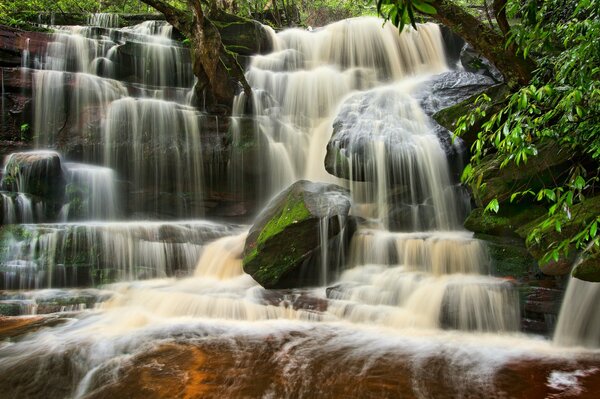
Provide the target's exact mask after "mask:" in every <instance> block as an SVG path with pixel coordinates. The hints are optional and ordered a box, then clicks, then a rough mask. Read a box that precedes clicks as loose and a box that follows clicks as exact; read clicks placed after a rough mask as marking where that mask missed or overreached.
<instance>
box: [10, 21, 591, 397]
mask: <svg viewBox="0 0 600 399" xmlns="http://www.w3.org/2000/svg"><path fill="white" fill-rule="evenodd" d="M89 21H90V23H92V24H94V25H99V26H100V27H62V28H60V32H59V33H57V34H56V38H55V42H53V43H52V44H51V45H50V46H49V48H48V54H47V55H46V57H45V59H40V60H37V61H36V62H35V64H36V65H38V66H40V68H39V69H37V70H35V71H34V73H33V82H34V88H35V91H34V96H35V99H34V101H35V110H34V112H35V121H36V122H35V126H34V131H35V135H36V147H38V148H40V149H44V148H48V147H50V148H54V147H56V145H57V142H58V141H60V138H61V137H63V135H64V132H62V131H61V130H62V129H64V126H66V125H67V124H66V122H65V121H66V120H68V119H69V118H71V119H73V118H74V119H73V120H74V121H75V122H74V124H73V125H74V126H79V127H81V128H82V129H83V130H82V137H84V138H85V139H86V140H90V141H91V142H93V143H95V145H93V146H91V147H89V148H88V147H86V148H88V150H86V151H87V152H86V151H84V153H83V155H82V157H83V161H85V162H86V164H80V163H70V162H63V164H62V165H63V166H62V167H63V168H64V176H65V182H64V184H65V189H64V195H65V197H66V198H67V200H66V203H65V204H63V205H62V208H61V210H60V212H59V216H60V218H62V221H57V222H56V223H48V222H46V221H45V220H39V219H36V220H34V219H35V218H34V217H33V216H28V215H31V214H33V213H34V212H33V211H30V210H29V209H32V207H33V205H31V203H30V204H29V205H27V201H26V200H25V199H24V198H26V197H24V195H27V192H28V190H27V189H26V187H27V180H26V179H25V178H23V182H21V181H19V182H20V183H19V184H18V185H17V189H16V190H14V191H16V192H17V194H14V193H10V195H9V193H2V199H3V207H4V218H5V220H4V223H7V221H8V223H15V222H19V223H22V224H20V225H17V224H15V225H11V226H8V227H7V228H5V229H4V230H3V235H4V242H7V243H8V245H6V250H5V251H4V252H3V253H2V254H0V267H1V270H0V271H1V275H2V283H3V284H4V287H5V288H7V289H20V290H25V291H22V293H15V294H10V295H8V296H7V297H6V299H5V300H3V301H0V303H3V304H4V305H5V306H8V305H13V304H17V305H18V306H20V307H19V308H18V309H20V310H19V311H20V312H28V313H31V314H33V313H40V312H41V311H40V309H43V308H44V306H46V307H47V308H50V309H54V308H52V307H51V306H48V305H47V303H48V301H49V300H48V299H47V298H48V296H52V295H54V296H57V297H63V296H67V297H68V296H69V295H71V296H70V297H69V298H80V297H84V299H69V300H68V301H67V303H69V304H76V306H75V307H65V308H63V310H64V311H67V310H68V311H72V310H81V309H88V310H86V311H79V312H77V313H74V314H67V316H68V317H66V318H65V320H63V322H64V324H61V325H59V326H54V327H52V328H48V329H43V330H41V331H39V332H37V333H32V334H30V335H26V336H24V337H22V338H21V339H19V340H16V341H14V342H9V341H5V342H3V343H2V346H0V387H2V388H0V392H2V393H3V394H5V395H6V396H7V397H8V396H11V397H42V396H45V395H51V396H54V397H84V396H89V397H115V395H117V394H120V395H128V394H130V393H131V392H132V391H128V389H130V390H132V389H133V390H135V389H136V388H128V386H129V387H136V386H137V387H138V388H139V387H140V386H139V384H148V387H151V386H152V384H154V383H156V384H157V383H160V384H162V386H163V388H161V387H160V386H158V385H157V386H156V387H154V388H148V389H156V390H155V391H153V392H154V395H159V393H160V392H163V395H164V394H167V395H174V396H175V393H174V392H175V391H170V392H168V389H176V388H177V386H178V385H177V384H181V383H182V382H181V381H185V383H184V385H185V388H184V391H182V392H181V395H182V396H184V397H265V398H272V397H315V396H322V397H352V396H355V397H367V396H370V397H376V396H377V397H380V396H381V397H403V396H406V397H420V398H422V397H488V398H489V397H528V395H529V394H528V392H533V393H531V395H536V394H539V392H546V393H547V394H548V395H554V394H556V395H558V394H560V393H561V392H563V393H564V392H567V393H568V392H572V393H573V392H574V393H577V392H579V393H581V392H582V389H584V388H583V387H582V386H581V385H580V384H583V383H584V382H585V381H587V380H585V379H586V378H588V377H589V376H596V375H597V373H598V371H599V370H600V367H598V365H599V359H600V352H598V351H597V350H592V349H583V348H574V349H568V348H565V347H562V346H561V345H568V346H578V345H585V346H588V347H591V348H594V347H597V346H598V339H597V337H598V331H600V328H599V327H598V325H597V322H596V321H594V322H592V323H591V324H585V322H582V321H580V320H582V319H585V320H589V319H593V320H595V319H594V318H593V317H592V316H589V314H588V313H586V314H585V315H578V316H574V317H575V318H576V320H568V319H564V318H561V321H560V322H559V328H558V332H557V336H556V343H557V345H553V344H552V342H551V341H548V340H547V339H544V338H542V337H531V336H527V335H525V334H522V333H520V331H519V330H520V312H519V309H520V307H519V295H518V291H517V288H516V287H515V285H514V283H513V282H511V281H508V280H505V279H500V278H496V277H493V276H492V275H491V274H490V273H491V264H490V259H489V256H488V254H487V252H486V248H485V245H484V244H483V243H482V242H480V241H478V240H476V239H474V238H473V237H472V235H471V234H470V233H469V232H466V231H464V230H463V229H462V227H461V225H462V220H463V219H464V215H465V212H466V210H467V206H466V205H465V203H468V201H466V200H465V197H464V194H463V193H462V191H461V190H460V188H459V187H458V185H457V179H456V177H455V176H453V174H452V173H451V167H450V163H451V162H452V160H451V159H450V156H449V154H450V153H452V152H453V151H455V150H456V148H455V147H459V146H460V144H459V143H455V144H452V143H450V144H448V142H449V140H446V141H444V139H443V137H440V133H439V132H437V131H436V130H435V128H434V125H433V122H432V121H431V120H430V118H429V116H427V114H426V112H425V111H424V110H423V108H422V107H421V103H420V102H419V95H420V94H422V93H423V90H424V89H423V87H425V86H426V84H427V82H429V81H430V80H431V79H432V77H433V76H434V75H437V74H440V73H443V72H448V71H450V69H451V68H450V67H449V66H448V65H447V63H446V57H445V52H444V51H445V50H444V44H443V40H442V35H441V33H440V29H439V27H438V26H436V25H434V24H425V25H420V26H419V29H418V31H413V30H408V31H407V32H405V33H403V34H402V35H400V36H398V34H397V31H396V29H395V28H393V27H392V26H391V25H390V24H386V25H384V26H383V27H382V23H381V21H379V20H377V19H374V18H360V19H355V20H348V21H342V22H339V23H335V24H332V25H330V26H327V27H325V28H322V29H319V30H317V31H315V32H308V31H303V30H299V29H291V30H286V31H283V32H280V33H278V34H275V33H274V32H272V31H269V32H270V34H271V36H272V41H273V51H272V52H271V53H269V54H265V55H257V56H254V57H252V59H251V61H250V64H249V66H248V69H247V78H248V81H249V83H250V84H251V86H252V88H253V91H254V96H253V99H252V100H249V99H247V98H245V97H244V96H243V95H240V97H238V98H237V99H236V101H235V103H234V105H233V108H234V116H233V117H232V123H231V130H232V140H233V144H234V147H235V145H236V143H237V144H240V141H241V140H242V137H243V133H244V132H243V131H242V127H243V126H244V123H246V122H247V121H248V120H250V121H251V123H252V124H253V125H254V126H255V134H256V136H255V137H254V138H253V140H255V142H256V143H259V146H258V151H259V152H260V155H261V157H260V160H261V162H264V163H265V164H266V166H265V167H264V169H262V170H263V171H264V173H262V174H261V176H259V177H258V179H257V181H255V182H253V184H256V185H257V186H258V187H259V192H260V196H261V201H263V203H266V200H267V199H269V198H270V197H271V196H272V195H273V194H275V193H277V192H279V191H280V190H282V189H284V188H285V187H287V186H288V185H289V184H291V183H293V182H294V181H296V180H298V179H309V180H314V181H326V182H334V183H337V184H340V185H344V186H346V187H348V188H349V189H350V191H351V193H352V198H353V201H354V202H353V206H352V211H351V213H352V215H353V216H356V217H357V218H358V219H359V220H360V222H359V227H358V230H357V232H356V233H355V234H354V236H353V237H352V240H351V243H350V250H349V253H348V254H347V256H346V262H345V265H344V268H343V270H341V271H339V272H335V271H331V270H328V269H326V268H325V269H323V271H322V272H321V273H322V275H321V276H320V278H321V281H323V284H322V285H321V286H319V287H313V288H305V289H292V290H265V289H263V288H262V287H260V286H259V285H258V284H257V283H256V282H255V281H254V280H253V279H252V278H251V277H250V276H249V275H246V274H245V273H243V271H242V267H241V264H242V260H241V258H242V252H243V248H244V241H245V239H246V234H247V233H246V232H245V230H246V229H247V228H248V226H240V225H237V224H230V223H222V222H219V223H217V222H210V221H202V220H197V219H194V220H185V221H147V220H146V221H143V222H139V221H123V219H131V217H132V216H134V215H137V214H139V212H140V209H141V208H138V207H136V204H133V205H130V206H129V208H126V207H125V206H124V205H123V201H124V199H123V198H122V197H121V195H120V192H121V189H120V188H119V187H120V186H122V185H124V186H126V188H125V189H124V190H125V191H128V192H136V193H139V198H141V199H143V200H144V201H148V202H150V206H149V208H151V209H154V210H159V208H161V207H163V206H165V203H164V202H161V201H160V200H159V197H160V196H161V195H162V194H163V192H164V191H169V192H172V193H176V194H179V195H181V196H182V197H185V198H186V200H185V201H180V202H177V203H175V204H172V203H169V205H168V206H170V207H172V208H173V209H174V210H175V211H174V212H173V214H174V215H175V216H176V217H178V218H182V217H183V218H187V219H190V218H197V217H199V216H201V215H202V212H201V210H200V208H199V207H197V206H196V205H197V203H198V202H199V201H200V200H201V198H202V194H203V186H204V184H205V181H204V179H205V177H204V176H205V170H204V168H205V166H206V160H205V159H203V153H202V151H201V150H200V147H201V144H202V140H203V135H202V133H203V130H202V127H203V121H204V120H205V119H206V118H210V117H209V116H206V115H204V114H202V113H201V112H199V111H197V110H196V109H195V108H193V107H192V106H191V105H190V103H189V102H188V99H189V98H190V95H189V93H190V89H191V87H192V84H193V78H192V76H193V75H192V73H191V66H190V59H189V54H188V53H187V51H186V50H185V49H184V48H183V47H182V46H181V45H180V44H178V43H176V42H175V41H173V40H172V38H171V35H172V28H171V27H170V26H168V25H166V24H164V23H160V22H145V23H143V24H140V25H138V26H135V27H129V28H122V29H113V27H114V26H115V25H116V24H117V23H118V20H117V21H114V20H113V19H112V18H109V17H108V16H103V15H95V16H93V17H91V18H90V20H89ZM126 57H129V59H130V61H131V62H129V63H127V64H126V63H125V62H124V61H123V59H124V58H126ZM124 65H128V68H129V70H123V69H125V68H124ZM248 109H251V110H252V111H251V115H248V114H247V113H245V112H244V111H245V110H248ZM89 115H93V116H94V117H90V116H89ZM91 122H93V123H91ZM332 133H333V136H332ZM444 134H446V133H444ZM330 139H331V142H329V140H330ZM446 139H447V137H446ZM328 142H329V144H328ZM233 151H234V152H233V153H232V158H231V162H230V164H229V171H228V176H229V179H230V182H233V184H238V183H241V181H242V180H243V179H244V172H245V171H244V170H243V169H242V168H243V165H244V162H243V160H242V159H240V158H239V157H238V158H236V154H235V148H234V150H233ZM328 152H331V153H333V154H336V156H334V161H333V162H331V163H330V164H329V165H327V168H326V165H325V164H324V159H325V158H326V157H327V156H329V155H328ZM9 161H10V160H9ZM24 171H25V172H26V171H27V169H24ZM330 172H331V173H335V175H337V176H342V177H345V179H344V178H340V177H335V176H334V175H332V174H330ZM40 173H41V172H40ZM44 173H47V172H44ZM5 175H6V174H5ZM19 198H21V199H20V200H19ZM19 201H20V202H19ZM76 208H77V209H79V212H75V209H76ZM144 209H148V207H146V208H144ZM67 220H69V221H71V220H72V222H66V221H67ZM32 222H35V223H32ZM42 222H44V223H42ZM321 229H322V231H327V230H328V226H327V225H322V226H321ZM322 247H323V248H327V245H322ZM329 255H330V254H328V253H325V254H323V255H322V258H323V259H325V260H327V259H329V258H330V256H329ZM331 258H332V259H333V258H334V257H333V256H331ZM115 280H116V281H118V282H117V283H114V284H109V285H104V286H103V290H102V291H101V292H91V293H90V292H85V293H83V294H82V293H81V291H78V290H73V291H67V292H71V293H72V294H69V295H67V294H64V291H61V290H58V291H57V290H56V289H54V288H55V287H69V286H71V287H86V286H87V287H89V286H96V285H98V284H102V283H104V282H107V281H115ZM581 284H582V283H579V282H577V281H572V282H571V284H570V286H569V289H568V292H567V294H566V295H567V299H566V300H565V303H564V306H565V307H570V306H573V305H572V303H574V302H577V301H578V300H580V299H578V298H581V297H582V295H583V296H585V298H586V300H587V301H589V302H588V303H580V304H578V305H575V306H578V307H579V308H581V309H582V310H583V309H585V307H586V306H590V307H592V305H591V304H592V303H593V302H594V301H595V302H597V295H598V294H597V292H598V288H597V286H595V285H585V287H579V285H581ZM32 289H38V290H34V291H27V290H32ZM583 291H585V293H584V294H582V292H583ZM588 291H589V292H588ZM36 293H38V294H36ZM11 295H12V296H11ZM91 297H93V298H96V300H95V301H96V302H97V305H96V307H95V309H93V310H90V309H89V308H90V307H92V306H93V305H92V303H93V302H94V300H91V299H85V298H91ZM97 298H101V299H97ZM19 301H20V302H19ZM17 305H15V306H17ZM42 305H43V306H42ZM18 306H17V307H18ZM563 313H564V312H563ZM572 314H574V312H572ZM588 317H589V319H587V318H588ZM594 323H596V324H594ZM582 324H585V326H584V327H577V326H576V325H579V326H580V325H582ZM573 330H579V331H581V330H583V331H585V334H584V335H583V336H581V335H580V334H579V333H578V332H577V331H573ZM190 353H195V354H196V355H194V356H193V359H191V360H190V357H189V356H190V355H189V354H190ZM532 359H533V362H534V363H535V365H532V364H530V363H528V362H532ZM566 363H568V364H566ZM163 368H167V369H169V370H170V372H171V374H169V375H172V376H174V377H173V378H174V380H173V381H172V380H168V378H170V377H164V375H163V374H161V370H163ZM520 368H523V369H524V370H525V371H524V373H529V372H530V374H531V375H532V376H533V377H532V381H533V380H535V381H534V383H531V384H530V386H527V385H526V384H520V383H515V381H517V382H519V381H522V379H523V378H524V377H522V376H521V377H520V375H519V374H517V375H516V376H515V375H512V374H511V373H512V372H513V371H511V370H520ZM198 370H201V371H198ZM178 373H182V374H178ZM194 373H199V374H198V375H197V376H196V374H194ZM211 373H212V374H211ZM153 376H154V377H153ZM163 378H167V380H163ZM515 378H516V380H515ZM174 381H176V382H174ZM215 381H216V382H215ZM202 383H205V384H207V385H206V386H204V387H202V386H201V385H202ZM136 384H138V385H136ZM195 384H199V385H198V386H196V385H195ZM211 384H212V385H211ZM164 386H167V387H169V388H167V391H161V389H165V388H164ZM209 386H212V388H208V387H209ZM7 387H11V388H7ZM111 389H114V390H113V391H111ZM196 389H197V391H196ZM211 389H212V390H211ZM536 389H539V391H536ZM157 392H159V393H157ZM165 392H167V393H165ZM135 394H136V395H138V396H139V395H143V394H144V391H136V392H135ZM132 395H133V394H132ZM133 396H135V395H133ZM529 397H535V396H529ZM540 397H541V396H540ZM547 397H559V396H547Z"/></svg>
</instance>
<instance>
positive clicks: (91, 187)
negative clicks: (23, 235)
mask: <svg viewBox="0 0 600 399" xmlns="http://www.w3.org/2000/svg"><path fill="white" fill-rule="evenodd" d="M65 168H66V169H67V174H68V177H67V180H68V185H67V194H71V193H72V192H73V191H75V190H78V191H80V192H81V194H82V195H81V197H84V198H77V200H79V201H81V202H82V203H77V204H72V203H68V204H66V205H64V206H63V209H62V210H61V217H60V219H62V220H64V221H66V220H71V219H73V216H74V217H75V218H77V217H79V218H81V217H84V218H88V219H93V220H104V219H110V220H114V219H116V218H117V216H118V214H119V211H120V210H119V204H120V200H119V197H120V195H119V193H118V191H117V188H116V176H115V173H114V171H113V170H112V169H110V168H104V167H100V166H94V165H87V164H81V163H66V164H65ZM74 205H75V206H77V207H79V208H81V209H75V210H74V209H71V208H72V207H73V206H74ZM74 211H75V212H74ZM73 213H75V215H73ZM25 223H27V222H25Z"/></svg>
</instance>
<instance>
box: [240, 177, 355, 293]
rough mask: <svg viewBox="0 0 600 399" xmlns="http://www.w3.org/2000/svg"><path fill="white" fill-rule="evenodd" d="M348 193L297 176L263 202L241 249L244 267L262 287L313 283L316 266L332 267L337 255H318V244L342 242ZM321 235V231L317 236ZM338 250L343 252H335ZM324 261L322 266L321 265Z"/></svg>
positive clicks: (318, 274) (316, 279) (345, 232)
mask: <svg viewBox="0 0 600 399" xmlns="http://www.w3.org/2000/svg"><path fill="white" fill-rule="evenodd" d="M349 210H350V196H349V193H348V191H347V190H345V189H343V188H342V187H339V186H336V185H332V184H325V183H312V182H309V181H305V180H301V181H298V182H296V183H294V184H293V185H291V186H290V187H289V188H287V189H286V190H284V191H283V192H281V193H280V194H279V195H278V196H276V197H275V198H274V199H273V200H271V202H270V203H269V204H268V205H267V206H266V208H265V209H264V210H263V211H262V212H261V214H260V215H259V216H258V217H257V219H256V221H255V223H254V225H253V226H252V228H251V229H250V233H249V234H248V238H247V239H246V245H245V248H244V261H243V266H244V271H245V272H246V273H248V274H250V275H251V276H252V277H253V278H254V279H255V280H256V281H257V282H258V283H259V284H261V285H262V286H263V287H265V288H294V287H301V286H306V285H311V284H317V283H318V282H319V281H320V279H323V278H324V275H323V273H322V272H321V271H320V270H319V269H318V266H319V264H320V263H321V267H322V269H327V270H329V269H332V268H333V267H332V266H336V265H337V264H338V263H339V261H340V259H336V257H335V256H334V254H335V253H337V251H328V252H330V253H331V257H330V258H329V259H326V260H323V259H321V258H322V257H321V256H320V252H321V249H322V242H324V243H326V245H328V246H331V247H332V248H335V247H338V246H340V245H341V246H345V245H346V244H347V243H346V241H347V238H348V237H349V235H350V234H348V233H349V232H348V230H353V228H352V223H351V222H350V221H349V219H348V212H349ZM321 234H326V237H324V238H323V239H321V238H320V235H321ZM341 252H344V251H341ZM323 262H326V264H325V265H323V264H322V263H323Z"/></svg>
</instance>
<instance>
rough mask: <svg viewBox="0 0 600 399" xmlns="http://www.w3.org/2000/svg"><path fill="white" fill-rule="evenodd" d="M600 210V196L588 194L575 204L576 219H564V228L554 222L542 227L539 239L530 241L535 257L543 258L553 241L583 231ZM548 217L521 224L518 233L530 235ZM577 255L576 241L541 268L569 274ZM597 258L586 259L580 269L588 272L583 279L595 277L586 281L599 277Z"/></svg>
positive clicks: (555, 274) (528, 246)
mask: <svg viewBox="0 0 600 399" xmlns="http://www.w3.org/2000/svg"><path fill="white" fill-rule="evenodd" d="M599 214H600V196H595V197H591V198H587V199H586V200H585V201H583V202H581V203H579V204H577V205H574V206H573V207H571V215H572V219H571V220H570V221H568V222H563V223H562V225H561V231H560V232H558V231H556V230H555V228H554V225H552V226H548V227H546V228H544V229H542V230H541V231H540V237H539V242H538V241H532V242H530V243H528V245H527V249H528V250H529V252H530V253H531V254H532V255H533V257H534V258H535V259H537V260H538V262H540V261H541V260H542V258H543V257H544V254H545V253H546V251H547V248H548V247H549V246H550V244H551V243H559V242H561V241H562V240H564V239H566V238H568V237H573V236H574V235H576V234H577V233H578V232H579V231H581V229H582V228H583V226H585V225H586V224H587V223H589V222H590V221H591V220H594V219H595V218H596V217H597V216H598V215H599ZM545 218H546V216H541V217H540V218H538V219H535V220H533V221H532V222H530V223H528V224H526V225H524V226H522V227H520V228H519V229H518V230H517V234H519V235H520V236H521V237H527V236H528V235H529V234H530V233H531V232H532V231H533V229H534V228H536V227H537V226H538V225H539V224H540V223H542V221H543V220H544V219H545ZM576 258H577V249H576V248H575V246H574V245H571V246H570V247H569V253H568V255H567V256H561V257H559V259H558V260H554V259H553V260H551V261H549V262H547V263H540V264H539V266H540V270H541V271H542V272H543V273H544V274H548V275H551V276H562V275H566V274H568V273H569V272H570V271H571V268H572V267H573V263H574V261H575V260H576ZM588 259H589V260H588ZM597 262H598V261H597V258H596V257H595V256H593V255H592V256H591V257H590V258H584V259H583V262H582V264H581V265H580V267H581V268H580V269H579V272H578V273H581V275H582V276H585V277H584V278H581V279H582V280H585V279H586V278H589V279H591V280H586V281H594V279H595V278H598V277H596V276H597V275H596V273H595V272H594V270H598V267H597V264H598V263H597Z"/></svg>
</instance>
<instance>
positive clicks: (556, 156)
mask: <svg viewBox="0 0 600 399" xmlns="http://www.w3.org/2000/svg"><path fill="white" fill-rule="evenodd" d="M574 156H575V154H574V152H572V150H569V149H568V148H565V147H564V146H559V145H557V144H555V143H551V142H550V143H545V144H543V145H541V146H539V147H538V154H537V156H535V157H531V158H529V160H528V162H527V163H521V164H520V165H518V166H517V165H515V164H514V163H513V162H510V163H509V164H508V165H506V166H505V167H504V168H500V163H501V161H500V160H499V159H498V158H496V157H495V156H494V155H489V156H487V157H486V158H484V159H483V160H482V162H481V163H479V164H478V165H477V166H475V167H474V168H473V172H474V175H475V176H481V179H475V181H474V182H473V183H472V184H471V190H472V192H473V198H474V199H475V202H476V203H477V205H478V206H486V205H487V204H488V203H489V202H490V201H491V200H492V199H494V198H495V199H497V200H498V202H500V203H509V202H510V197H511V195H512V193H514V192H516V191H524V190H533V191H537V190H539V189H541V188H543V187H548V186H552V185H555V184H556V183H557V182H560V181H562V180H563V179H565V178H566V177H567V174H568V170H569V166H570V164H571V162H572V159H573V157H574Z"/></svg>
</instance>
